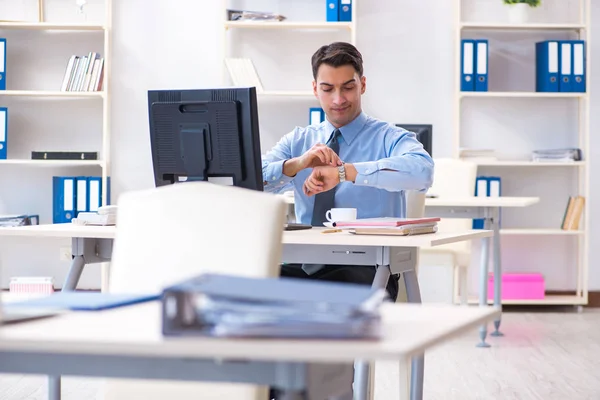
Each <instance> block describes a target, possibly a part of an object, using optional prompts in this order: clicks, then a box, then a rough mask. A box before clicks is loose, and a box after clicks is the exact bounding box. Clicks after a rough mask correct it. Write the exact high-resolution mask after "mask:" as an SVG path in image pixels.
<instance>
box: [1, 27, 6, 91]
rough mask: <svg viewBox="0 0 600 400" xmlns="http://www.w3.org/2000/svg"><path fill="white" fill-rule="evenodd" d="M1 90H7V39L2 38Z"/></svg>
mask: <svg viewBox="0 0 600 400" xmlns="http://www.w3.org/2000/svg"><path fill="white" fill-rule="evenodd" d="M0 90H6V39H2V38H0Z"/></svg>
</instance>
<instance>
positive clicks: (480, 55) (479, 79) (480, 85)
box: [475, 39, 489, 92]
mask: <svg viewBox="0 0 600 400" xmlns="http://www.w3.org/2000/svg"><path fill="white" fill-rule="evenodd" d="M488 47H489V46H488V41H487V40H486V39H477V40H475V59H476V61H477V62H476V63H475V91H476V92H487V91H488V53H489V50H488Z"/></svg>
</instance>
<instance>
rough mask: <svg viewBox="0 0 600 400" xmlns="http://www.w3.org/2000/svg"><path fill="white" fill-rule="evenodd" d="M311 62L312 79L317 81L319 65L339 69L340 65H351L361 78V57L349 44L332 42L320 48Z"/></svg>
mask: <svg viewBox="0 0 600 400" xmlns="http://www.w3.org/2000/svg"><path fill="white" fill-rule="evenodd" d="M311 61H312V72H313V78H314V79H317V72H318V71H319V67H320V66H321V64H327V65H330V66H332V67H334V68H337V67H341V66H342V65H352V66H353V67H354V69H355V70H356V72H358V76H362V74H363V60H362V55H361V54H360V52H359V51H358V50H357V49H356V47H354V46H353V45H351V44H350V43H345V42H334V43H331V44H328V45H325V46H321V48H319V50H317V51H316V52H315V54H313V56H312V60H311Z"/></svg>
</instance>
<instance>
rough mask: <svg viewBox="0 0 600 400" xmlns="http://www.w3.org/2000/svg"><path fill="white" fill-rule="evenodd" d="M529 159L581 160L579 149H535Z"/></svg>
mask: <svg viewBox="0 0 600 400" xmlns="http://www.w3.org/2000/svg"><path fill="white" fill-rule="evenodd" d="M531 160H532V161H538V162H573V161H581V149H550V150H535V151H533V153H532V155H531Z"/></svg>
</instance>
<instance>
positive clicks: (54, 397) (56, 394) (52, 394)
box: [48, 376, 60, 400]
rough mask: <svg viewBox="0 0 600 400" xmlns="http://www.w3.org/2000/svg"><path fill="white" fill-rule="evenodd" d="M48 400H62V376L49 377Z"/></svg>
mask: <svg viewBox="0 0 600 400" xmlns="http://www.w3.org/2000/svg"><path fill="white" fill-rule="evenodd" d="M48 400H60V376H49V377H48Z"/></svg>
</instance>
